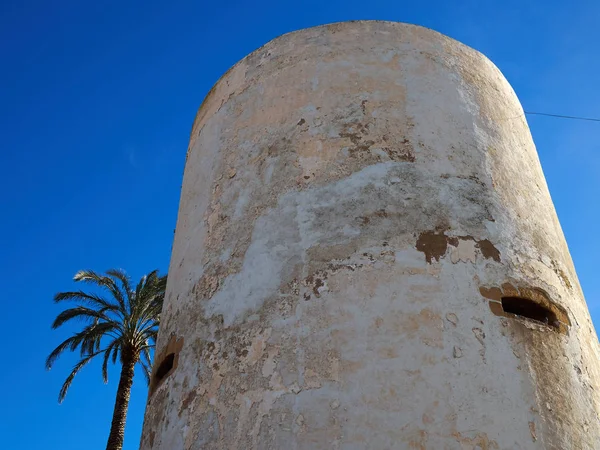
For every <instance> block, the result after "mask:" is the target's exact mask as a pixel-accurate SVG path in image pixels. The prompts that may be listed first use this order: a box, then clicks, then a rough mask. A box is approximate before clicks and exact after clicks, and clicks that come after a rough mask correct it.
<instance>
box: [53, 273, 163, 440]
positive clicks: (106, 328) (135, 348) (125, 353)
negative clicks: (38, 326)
mask: <svg viewBox="0 0 600 450" xmlns="http://www.w3.org/2000/svg"><path fill="white" fill-rule="evenodd" d="M73 279H74V281H76V282H83V283H88V284H92V285H95V286H96V287H100V288H101V289H102V291H103V293H105V294H108V296H103V295H98V294H95V293H89V292H84V291H82V290H79V291H72V292H59V293H58V294H56V295H55V296H54V301H55V302H57V303H60V302H63V301H69V300H70V301H74V302H76V303H77V304H76V306H74V307H72V308H69V309H66V310H64V311H63V312H61V313H60V314H59V315H58V316H57V317H56V319H55V320H54V323H53V324H52V328H53V329H56V328H58V327H60V326H61V325H63V324H65V323H66V322H69V321H71V320H75V319H78V320H80V321H82V322H83V324H84V326H83V329H82V330H81V331H79V332H77V333H74V334H73V336H71V337H70V338H68V339H66V340H65V341H64V342H63V343H62V344H60V345H59V346H58V347H56V348H55V349H54V351H53V352H52V353H50V356H48V358H47V359H46V369H48V370H50V369H51V368H52V366H53V364H54V363H55V361H56V359H57V358H58V357H59V356H60V355H61V354H62V353H63V352H64V351H66V350H70V351H72V352H74V351H76V350H77V349H79V353H80V357H81V359H80V361H79V362H78V363H77V364H76V365H75V366H74V367H73V370H72V371H71V373H70V374H69V376H68V377H67V379H66V381H65V382H64V384H63V386H62V388H61V390H60V393H59V395H58V401H59V403H62V401H63V400H64V398H65V395H66V394H67V390H68V389H69V386H70V385H71V382H72V381H73V378H74V377H75V375H77V373H78V372H79V371H80V370H81V369H82V368H83V366H85V365H86V364H87V363H89V362H90V361H91V360H92V359H93V358H94V357H96V356H99V355H103V362H102V378H103V380H104V382H105V383H107V382H108V362H109V360H112V363H113V364H115V363H116V362H117V359H119V361H120V363H121V378H120V380H119V387H118V389H117V398H116V400H115V408H114V412H113V417H112V423H111V426H110V434H109V436H108V442H107V444H106V449H107V450H120V449H121V448H122V447H123V435H124V432H125V420H126V418H127V408H128V406H129V396H130V394H131V386H132V384H133V375H134V368H135V366H136V364H139V365H140V366H141V368H142V370H143V373H144V374H145V375H146V381H147V382H148V383H149V382H150V370H151V359H150V349H152V348H153V347H154V344H155V342H156V334H157V332H158V325H159V320H160V311H161V309H162V303H163V299H164V294H165V286H166V282H167V277H166V276H159V274H158V271H157V270H155V271H153V272H150V273H149V274H148V275H146V276H143V277H142V278H141V279H140V281H139V283H138V284H137V286H136V287H135V289H133V288H132V285H131V282H130V278H129V277H128V276H127V274H126V273H125V272H124V271H122V270H116V269H112V270H108V271H106V275H100V274H98V273H96V272H93V271H91V270H82V271H80V272H77V274H75V277H74V278H73Z"/></svg>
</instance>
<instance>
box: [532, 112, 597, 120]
mask: <svg viewBox="0 0 600 450" xmlns="http://www.w3.org/2000/svg"><path fill="white" fill-rule="evenodd" d="M525 114H529V115H536V116H548V117H558V118H559V119H574V120H589V121H591V122H600V119H596V118H592V117H577V116H562V115H560V114H546V113H540V112H531V111H525Z"/></svg>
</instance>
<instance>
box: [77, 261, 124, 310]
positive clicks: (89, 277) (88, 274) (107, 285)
mask: <svg viewBox="0 0 600 450" xmlns="http://www.w3.org/2000/svg"><path fill="white" fill-rule="evenodd" d="M73 280H74V281H83V282H85V283H91V284H95V285H97V286H100V287H102V288H104V289H106V290H107V291H108V292H110V294H111V295H112V296H113V297H114V298H115V300H117V302H118V303H119V306H120V307H121V309H122V310H123V311H126V310H127V307H126V304H125V298H124V297H123V293H122V292H121V290H120V289H119V287H118V286H117V284H116V283H115V281H114V280H113V279H112V278H110V277H106V276H103V275H99V274H97V273H96V272H94V271H93V270H80V271H79V272H77V273H76V274H75V276H74V277H73Z"/></svg>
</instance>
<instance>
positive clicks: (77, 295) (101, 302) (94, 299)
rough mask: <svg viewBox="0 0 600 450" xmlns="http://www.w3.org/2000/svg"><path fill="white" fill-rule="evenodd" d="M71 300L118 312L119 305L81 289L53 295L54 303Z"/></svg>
mask: <svg viewBox="0 0 600 450" xmlns="http://www.w3.org/2000/svg"><path fill="white" fill-rule="evenodd" d="M68 300H73V301H77V302H79V303H82V304H84V305H87V306H90V307H98V308H101V309H104V310H107V311H115V312H118V310H119V305H116V304H114V303H111V302H110V301H108V300H106V299H104V298H103V297H100V296H99V295H96V294H89V293H87V292H83V291H70V292H59V293H58V294H56V295H55V296H54V301H55V302H56V303H59V302H62V301H68Z"/></svg>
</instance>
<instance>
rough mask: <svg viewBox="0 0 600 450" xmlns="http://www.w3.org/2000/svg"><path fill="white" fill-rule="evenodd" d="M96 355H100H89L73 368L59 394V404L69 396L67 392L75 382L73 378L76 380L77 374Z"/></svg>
mask: <svg viewBox="0 0 600 450" xmlns="http://www.w3.org/2000/svg"><path fill="white" fill-rule="evenodd" d="M96 355H98V353H92V354H91V355H87V356H86V357H85V358H83V359H82V360H81V361H79V362H78V363H77V364H75V367H73V370H72V371H71V373H70V374H69V376H68V377H67V379H66V380H65V382H64V384H63V385H62V388H60V392H59V394H58V403H62V402H63V400H64V399H65V396H66V395H67V391H68V390H69V387H70V386H71V383H72V382H73V378H75V375H77V373H78V372H79V371H80V370H81V369H82V368H83V366H85V365H86V364H87V363H89V362H90V361H91V359H92V358H93V357H94V356H96Z"/></svg>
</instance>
